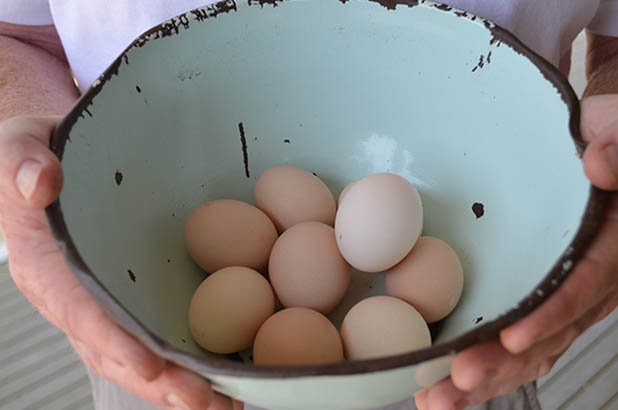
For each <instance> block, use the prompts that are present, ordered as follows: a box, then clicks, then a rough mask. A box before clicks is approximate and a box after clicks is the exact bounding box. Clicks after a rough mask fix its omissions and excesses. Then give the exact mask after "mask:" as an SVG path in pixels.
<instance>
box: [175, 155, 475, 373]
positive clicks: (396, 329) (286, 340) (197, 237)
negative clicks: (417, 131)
mask: <svg viewBox="0 0 618 410" xmlns="http://www.w3.org/2000/svg"><path fill="white" fill-rule="evenodd" d="M254 197H255V204H256V206H253V205H250V204H248V203H245V202H240V201H236V200H229V199H222V200H214V201H210V202H207V203H206V204H204V205H202V206H201V207H199V208H198V209H196V210H195V211H194V212H193V213H192V214H191V215H190V216H189V218H188V220H187V222H186V225H185V231H184V239H185V245H186V248H187V251H188V252H189V254H190V255H191V257H192V258H193V260H194V261H195V262H196V263H197V264H198V265H199V266H200V267H201V268H202V269H204V270H205V271H206V272H212V273H211V274H210V275H209V276H208V277H207V278H206V279H205V280H204V281H203V282H202V283H201V284H200V286H199V287H198V288H197V290H196V291H195V294H194V295H193V298H192V299H191V303H190V306H189V326H190V330H191V334H192V336H193V338H194V339H195V341H196V342H197V343H198V344H199V345H200V346H202V347H203V348H204V349H206V350H208V351H211V352H213V353H220V354H227V353H235V352H240V351H243V350H246V349H247V348H249V347H251V346H253V360H254V362H255V363H256V364H258V365H305V364H323V363H333V362H338V361H341V360H344V358H347V359H349V360H362V359H370V358H377V357H385V356H390V355H395V354H400V353H407V352H410V351H413V350H417V349H422V348H425V347H428V346H430V345H431V336H430V333H429V327H428V323H433V322H436V321H439V320H441V319H443V318H445V317H446V316H447V315H448V314H449V313H450V312H451V311H452V310H453V309H454V308H455V305H456V304H457V302H458V301H459V298H460V296H461V293H462V289H463V270H462V267H461V263H460V261H459V258H458V257H457V255H456V253H455V252H454V251H453V250H452V249H451V248H450V246H449V245H448V244H446V243H445V242H443V241H442V240H440V239H438V238H434V237H430V236H421V231H422V227H423V207H422V202H421V197H420V195H419V193H418V192H417V190H416V189H415V188H414V186H412V184H410V183H409V182H408V181H407V180H406V179H404V178H402V177H400V176H398V175H395V174H389V173H381V174H372V175H369V176H367V177H365V178H363V179H361V180H358V181H355V182H353V183H352V184H350V185H348V186H347V187H346V188H345V190H344V191H343V192H342V193H341V195H340V197H339V204H338V205H339V206H337V202H336V201H335V199H334V197H333V195H332V193H331V192H330V190H329V189H328V187H327V186H326V185H325V184H324V183H323V182H322V181H321V180H320V179H319V178H318V177H316V176H315V175H313V174H312V173H310V172H308V171H306V170H303V169H300V168H296V167H293V166H290V165H281V166H275V167H272V168H269V169H268V170H266V171H265V172H264V173H263V174H262V175H261V176H260V177H259V179H258V181H257V183H256V186H255V192H254ZM353 268H354V269H357V270H359V271H362V272H366V274H367V275H371V274H381V273H380V272H384V275H385V283H386V293H387V295H381V296H373V297H369V298H367V299H364V300H361V301H360V302H358V303H357V304H356V305H354V306H353V307H352V308H351V309H350V310H349V311H348V312H347V314H346V316H345V318H344V320H343V323H342V325H341V329H339V330H338V329H337V328H336V327H335V326H334V325H333V324H332V323H331V321H330V320H329V319H328V318H327V315H328V314H329V313H330V312H332V311H333V309H334V308H335V307H336V306H337V305H338V304H339V303H340V302H341V300H342V299H343V297H344V296H345V294H346V291H347V290H348V288H349V286H350V281H351V278H352V270H353ZM267 278H268V279H267ZM277 300H278V301H279V304H280V305H281V306H282V307H283V309H281V310H279V311H278V312H276V307H277V303H276V302H277Z"/></svg>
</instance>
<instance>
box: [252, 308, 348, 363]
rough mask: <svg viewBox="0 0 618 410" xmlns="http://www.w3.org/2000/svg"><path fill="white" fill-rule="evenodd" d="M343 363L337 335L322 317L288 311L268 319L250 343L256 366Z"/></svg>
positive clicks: (341, 349) (314, 312)
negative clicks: (251, 343)
mask: <svg viewBox="0 0 618 410" xmlns="http://www.w3.org/2000/svg"><path fill="white" fill-rule="evenodd" d="M342 360H343V346H342V344H341V338H340V337H339V332H337V329H336V328H335V326H334V325H333V324H332V323H331V322H330V321H329V320H328V319H327V318H326V316H324V315H322V314H321V313H318V312H316V311H314V310H311V309H307V308H299V307H297V308H289V309H284V310H282V311H279V312H277V313H275V314H274V315H273V316H271V317H270V318H268V320H267V321H266V322H264V324H263V325H262V327H261V328H260V330H259V331H258V333H257V335H256V337H255V342H254V343H253V361H254V362H255V364H258V365H287V366H291V365H316V364H326V363H335V362H340V361H342Z"/></svg>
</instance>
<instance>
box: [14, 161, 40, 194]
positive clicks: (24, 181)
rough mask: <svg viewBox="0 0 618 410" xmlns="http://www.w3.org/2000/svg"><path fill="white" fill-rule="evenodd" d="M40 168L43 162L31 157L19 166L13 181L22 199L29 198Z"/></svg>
mask: <svg viewBox="0 0 618 410" xmlns="http://www.w3.org/2000/svg"><path fill="white" fill-rule="evenodd" d="M42 169H43V164H41V163H40V162H39V161H35V160H33V159H29V160H26V161H24V163H23V164H21V166H20V167H19V170H18V171H17V177H16V179H15V183H16V184H17V189H19V192H20V193H21V194H22V196H23V197H24V199H30V197H31V196H32V193H33V192H34V189H35V188H36V184H37V182H38V181H39V175H40V174H41V170H42Z"/></svg>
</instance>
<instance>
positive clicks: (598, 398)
mask: <svg viewBox="0 0 618 410" xmlns="http://www.w3.org/2000/svg"><path fill="white" fill-rule="evenodd" d="M615 340H616V339H614V343H615ZM617 386H618V352H616V351H615V350H614V356H613V357H612V358H611V359H610V360H608V361H607V362H606V363H605V365H604V366H603V367H602V368H600V369H599V371H598V372H597V373H595V374H594V375H593V376H592V377H590V378H589V379H588V380H586V381H585V382H584V383H583V384H582V385H581V386H580V387H579V389H577V391H575V392H574V393H573V394H572V395H571V397H569V398H568V399H567V400H566V401H565V403H564V404H563V405H562V406H560V409H564V410H581V409H600V408H601V407H603V405H604V404H606V403H608V402H609V401H611V400H612V398H613V397H614V396H615V394H616V388H617Z"/></svg>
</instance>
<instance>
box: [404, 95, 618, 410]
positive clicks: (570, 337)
mask: <svg viewBox="0 0 618 410" xmlns="http://www.w3.org/2000/svg"><path fill="white" fill-rule="evenodd" d="M581 131H582V134H583V138H584V140H585V141H586V142H587V143H588V144H589V145H588V147H587V148H586V151H585V153H584V169H585V171H586V174H587V176H588V178H589V179H590V181H591V182H592V183H593V184H594V185H595V186H597V187H599V188H602V189H605V190H610V191H618V94H611V95H604V96H596V97H590V98H587V99H585V100H584V101H582V124H581ZM617 238H618V192H615V193H614V194H613V195H612V198H611V202H610V205H609V208H608V210H607V213H606V215H605V218H604V221H603V224H602V226H601V228H600V231H599V233H598V235H597V237H596V238H595V240H594V242H593V243H592V244H591V245H590V247H589V249H588V250H587V252H586V253H585V255H584V256H583V257H582V259H580V261H579V262H578V264H577V266H576V267H575V268H574V270H573V272H572V273H571V274H570V275H569V277H568V278H567V279H566V280H565V282H564V283H563V284H562V285H561V286H560V287H559V288H558V289H557V291H556V292H555V293H554V294H553V295H552V296H551V297H550V298H549V299H548V300H547V301H546V302H545V303H543V304H542V305H541V306H540V307H539V308H537V309H536V310H535V311H533V312H532V313H530V314H529V315H528V316H526V317H525V318H523V319H522V320H520V321H518V322H516V323H515V324H513V325H511V326H509V327H508V328H506V329H504V330H503V331H502V332H501V333H500V336H499V338H496V339H493V340H490V341H487V342H484V343H481V344H479V345H475V346H473V347H471V348H469V349H467V350H464V351H463V352H461V353H459V354H457V355H456V356H455V358H454V359H453V364H452V368H451V377H450V378H448V379H445V380H443V381H441V382H439V383H438V384H436V385H434V386H432V387H430V388H429V389H427V390H424V391H422V392H420V393H418V394H417V395H416V397H415V400H416V404H417V407H418V408H419V410H442V409H445V410H446V409H457V410H458V409H463V408H465V407H467V406H472V405H476V404H480V403H483V402H485V401H487V400H489V399H491V398H492V397H496V396H501V395H504V394H507V393H509V392H511V391H513V390H515V389H517V388H518V387H519V386H520V385H522V384H524V383H526V382H529V381H532V380H535V379H537V378H539V377H541V376H543V375H545V374H547V373H548V372H549V371H550V369H551V368H552V366H553V365H554V363H555V362H556V361H557V360H558V358H559V357H560V356H561V355H562V353H564V351H565V350H566V349H568V347H569V346H570V345H571V343H573V341H574V340H575V339H576V338H577V337H578V336H579V335H580V334H581V333H583V332H584V331H585V330H586V329H588V328H589V327H590V326H592V325H593V324H594V323H596V322H598V321H599V320H601V319H603V318H604V317H605V316H607V315H608V314H609V313H610V312H612V311H613V310H614V309H615V308H616V306H617V305H618V274H617V273H618V240H617Z"/></svg>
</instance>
